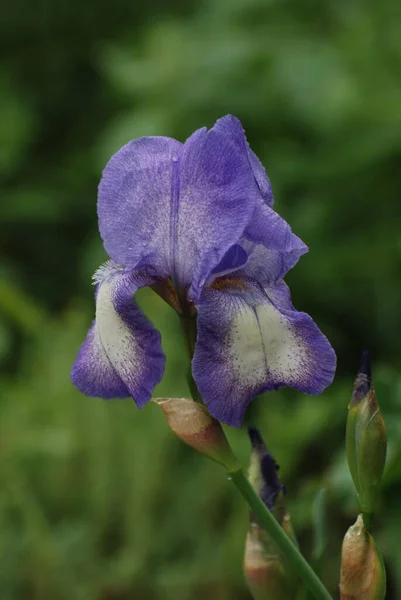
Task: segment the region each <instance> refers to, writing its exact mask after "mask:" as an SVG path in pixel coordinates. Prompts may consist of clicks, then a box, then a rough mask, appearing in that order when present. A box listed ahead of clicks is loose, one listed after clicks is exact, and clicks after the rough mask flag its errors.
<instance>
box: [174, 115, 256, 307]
mask: <svg viewBox="0 0 401 600" xmlns="http://www.w3.org/2000/svg"><path fill="white" fill-rule="evenodd" d="M223 121H224V119H223ZM179 177H180V184H179V198H178V199H177V202H176V206H175V207H174V215H175V223H174V224H173V232H174V235H175V238H176V239H175V241H174V246H175V261H174V263H175V264H174V268H175V269H176V271H177V279H179V283H180V284H182V285H186V284H189V285H190V290H189V297H190V298H191V299H192V300H194V301H196V299H197V298H198V297H199V294H200V292H201V289H202V287H203V285H204V284H205V282H206V281H207V279H208V278H209V276H210V274H211V273H212V271H213V269H214V268H215V267H216V266H217V265H218V264H219V263H220V261H221V260H222V259H223V257H224V256H225V254H226V253H227V251H228V250H229V249H230V248H231V246H232V245H233V244H236V243H237V242H238V240H239V239H240V237H241V236H242V234H243V232H244V230H245V228H246V226H247V224H248V223H249V221H250V220H251V219H252V215H253V213H254V211H255V207H256V205H257V204H258V203H259V202H260V201H261V200H260V191H259V188H258V186H257V184H256V181H255V177H254V175H253V172H252V170H251V169H250V166H249V160H248V156H247V154H246V153H244V152H243V150H242V148H241V147H240V146H239V145H238V144H237V143H236V141H235V139H234V138H233V136H232V135H230V134H229V133H228V132H226V131H225V130H222V129H221V128H220V127H218V126H217V124H216V125H215V126H214V127H212V129H210V130H209V131H207V130H205V129H202V130H199V131H197V132H195V133H194V134H193V135H192V136H191V137H190V138H189V139H188V140H187V141H186V142H185V144H184V146H183V149H182V153H181V159H180V165H179Z"/></svg>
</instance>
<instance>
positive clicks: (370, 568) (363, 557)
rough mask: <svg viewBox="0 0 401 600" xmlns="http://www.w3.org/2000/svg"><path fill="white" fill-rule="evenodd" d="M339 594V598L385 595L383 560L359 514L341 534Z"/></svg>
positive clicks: (379, 599)
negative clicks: (354, 521)
mask: <svg viewBox="0 0 401 600" xmlns="http://www.w3.org/2000/svg"><path fill="white" fill-rule="evenodd" d="M340 595H341V600H384V597H385V595H386V571H385V568H384V564H383V560H382V558H381V556H380V553H379V551H378V549H377V548H376V544H375V543H374V540H373V538H372V536H371V535H370V533H369V532H368V530H367V529H366V527H365V525H364V523H363V519H362V515H359V517H358V519H357V521H356V523H355V525H353V526H352V527H350V528H349V530H348V531H347V533H346V534H345V537H344V542H343V548H342V556H341V574H340Z"/></svg>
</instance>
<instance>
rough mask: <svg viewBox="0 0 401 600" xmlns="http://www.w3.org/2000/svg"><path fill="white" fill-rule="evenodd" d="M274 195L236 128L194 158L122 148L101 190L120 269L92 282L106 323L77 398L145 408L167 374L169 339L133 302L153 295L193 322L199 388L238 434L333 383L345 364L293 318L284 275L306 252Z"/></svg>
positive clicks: (158, 146) (203, 139)
mask: <svg viewBox="0 0 401 600" xmlns="http://www.w3.org/2000/svg"><path fill="white" fill-rule="evenodd" d="M272 206H273V193H272V189H271V185H270V181H269V179H268V177H267V175H266V173H265V170H264V168H263V166H262V165H261V163H260V161H259V159H258V158H257V156H256V155H255V154H254V153H253V152H252V150H251V149H250V147H249V145H248V143H247V141H246V137H245V133H244V130H243V128H242V125H241V123H240V121H239V120H238V119H236V118H235V117H233V116H230V115H228V116H226V117H223V118H222V119H219V120H218V121H217V122H216V123H215V125H214V126H213V127H212V128H211V129H210V130H207V129H206V128H203V129H199V130H198V131H195V133H193V134H192V135H191V137H190V138H188V139H187V140H186V142H185V143H184V144H182V143H180V142H179V141H177V140H175V139H172V138H168V137H143V138H139V139H136V140H133V141H131V142H129V143H128V144H127V145H125V146H124V147H123V148H121V149H120V150H119V151H118V152H117V153H116V154H115V155H114V156H113V157H112V158H111V159H110V161H109V163H108V164H107V165H106V167H105V169H104V171H103V176H102V179H101V181H100V185H99V193H98V216H99V230H100V234H101V236H102V239H103V242H104V247H105V249H106V251H107V253H108V255H109V257H110V259H111V260H110V261H109V262H108V263H106V264H105V265H103V266H102V267H100V269H99V270H98V271H97V272H96V273H95V276H94V279H95V283H96V319H95V321H94V322H93V324H92V327H91V328H90V330H89V332H88V335H87V338H86V341H85V342H84V343H83V345H82V346H81V349H80V351H79V354H78V357H77V359H76V361H75V364H74V366H73V369H72V380H73V382H74V384H75V385H76V386H77V387H78V389H79V390H80V391H82V392H83V393H84V394H86V395H89V396H96V397H101V398H113V397H126V396H132V398H133V399H134V401H135V402H136V404H137V406H138V407H140V408H141V407H142V406H143V405H144V404H145V403H146V402H147V401H148V400H149V399H150V398H151V396H152V392H153V390H154V388H155V386H156V385H157V384H158V383H159V382H160V380H161V379H162V376H163V372H164V366H165V356H164V354H163V351H162V347H161V336H160V334H159V332H158V331H156V330H155V329H154V328H153V326H152V324H151V323H150V321H149V320H148V319H147V318H146V317H145V315H144V314H143V313H142V312H141V310H140V309H139V307H138V306H137V304H136V303H135V301H134V295H135V293H136V291H137V290H138V289H139V288H142V287H143V286H150V287H152V288H153V289H154V290H156V291H157V292H158V293H159V294H160V295H161V296H162V297H164V298H165V299H167V301H168V302H169V303H170V304H171V305H172V306H174V307H175V309H176V310H177V312H178V313H179V314H180V315H182V316H184V317H185V316H186V317H188V316H190V315H192V316H196V327H197V336H196V342H195V348H194V354H193V358H192V374H193V377H194V380H195V382H196V385H197V387H198V390H199V392H200V394H201V396H202V399H203V401H204V402H205V404H206V405H207V407H208V410H209V412H210V413H211V414H212V415H213V416H214V417H215V418H216V419H218V420H220V421H222V422H224V423H228V424H230V425H235V426H239V425H240V424H241V422H242V419H243V415H244V412H245V410H246V407H247V405H248V404H249V402H250V401H251V400H252V399H253V398H254V397H255V396H256V395H258V394H261V393H262V392H266V391H267V390H273V389H277V388H279V387H281V386H290V387H293V388H296V389H298V390H301V391H303V392H306V393H310V394H318V393H320V392H322V391H323V390H324V389H325V388H326V387H327V386H328V385H329V384H330V383H331V382H332V380H333V376H334V371H335V360H336V359H335V354H334V351H333V349H332V348H331V346H330V344H329V342H328V340H327V339H326V337H325V336H324V335H323V334H322V333H321V331H320V330H319V329H318V327H317V326H316V325H315V323H314V322H313V320H312V319H311V317H309V316H308V315H307V314H305V313H303V312H298V311H297V310H296V309H295V308H294V307H293V305H292V303H291V299H290V292H289V289H288V287H287V285H286V284H285V283H284V281H283V277H284V275H285V274H286V273H287V272H288V270H289V269H291V268H292V267H293V266H294V265H295V263H296V262H297V261H298V259H299V257H300V256H301V255H302V254H304V253H305V252H307V246H305V244H304V243H303V242H302V241H301V240H300V239H299V238H298V237H297V236H296V235H294V234H293V233H292V231H291V228H290V226H289V225H288V224H287V223H286V222H285V221H284V220H283V219H282V218H281V217H280V216H279V215H278V214H277V213H276V212H275V211H274V210H273V208H272Z"/></svg>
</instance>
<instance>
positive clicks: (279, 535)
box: [228, 469, 332, 600]
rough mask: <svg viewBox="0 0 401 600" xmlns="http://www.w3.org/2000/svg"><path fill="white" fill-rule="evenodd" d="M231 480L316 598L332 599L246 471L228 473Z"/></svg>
mask: <svg viewBox="0 0 401 600" xmlns="http://www.w3.org/2000/svg"><path fill="white" fill-rule="evenodd" d="M228 475H229V478H230V480H231V481H232V482H233V484H234V485H235V487H236V488H237V489H238V491H239V492H240V494H241V495H242V497H243V498H244V499H245V501H246V502H247V504H248V506H249V507H250V509H251V510H252V511H253V512H254V513H255V515H256V516H257V518H258V520H259V523H260V525H261V526H262V527H263V528H264V529H266V531H267V532H268V533H269V534H270V536H271V538H272V540H273V541H274V542H275V543H276V545H277V546H278V547H279V548H280V550H282V552H283V553H284V554H285V557H286V559H287V560H288V562H289V563H290V564H291V565H292V567H293V568H294V571H296V573H297V574H298V576H299V577H300V578H301V579H302V581H303V582H304V584H305V586H306V587H307V588H308V589H309V591H310V592H311V594H312V595H313V597H314V598H315V599H316V600H332V598H331V596H330V594H329V592H328V591H327V590H326V588H325V587H324V585H323V584H322V582H321V581H320V579H319V578H318V576H317V575H316V573H315V572H314V571H313V569H312V567H311V566H310V565H309V564H308V563H307V562H306V560H305V559H304V557H303V556H302V554H301V553H300V552H299V550H298V549H297V548H296V547H295V546H294V544H293V542H292V541H291V539H290V538H289V537H288V535H287V534H286V533H285V531H284V530H283V529H282V528H281V527H280V525H279V524H278V522H277V521H276V519H275V518H274V516H273V515H272V513H271V512H270V511H269V509H268V508H267V507H266V506H265V504H264V503H263V501H262V500H261V499H260V497H259V495H258V494H257V492H256V490H255V489H254V487H253V486H252V484H251V483H250V482H249V480H248V478H247V477H246V475H245V473H244V471H243V470H242V469H239V470H238V471H233V472H229V473H228Z"/></svg>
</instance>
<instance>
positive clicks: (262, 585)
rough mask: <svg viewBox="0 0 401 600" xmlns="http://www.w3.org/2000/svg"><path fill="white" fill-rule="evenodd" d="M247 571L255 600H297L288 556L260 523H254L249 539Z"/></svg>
mask: <svg viewBox="0 0 401 600" xmlns="http://www.w3.org/2000/svg"><path fill="white" fill-rule="evenodd" d="M244 572H245V577H246V580H247V583H248V586H249V589H250V591H251V593H252V596H253V598H254V600H289V599H290V598H293V597H294V594H295V587H294V583H293V577H292V576H291V575H290V573H289V569H288V566H287V565H286V563H285V560H284V557H283V556H282V555H281V552H279V551H278V550H277V549H276V547H275V546H274V545H273V544H272V543H271V542H270V541H269V537H268V534H267V533H266V532H265V531H264V530H263V529H261V528H260V527H259V525H258V524H256V523H251V525H250V527H249V531H248V535H247V538H246V545H245V556H244Z"/></svg>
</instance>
